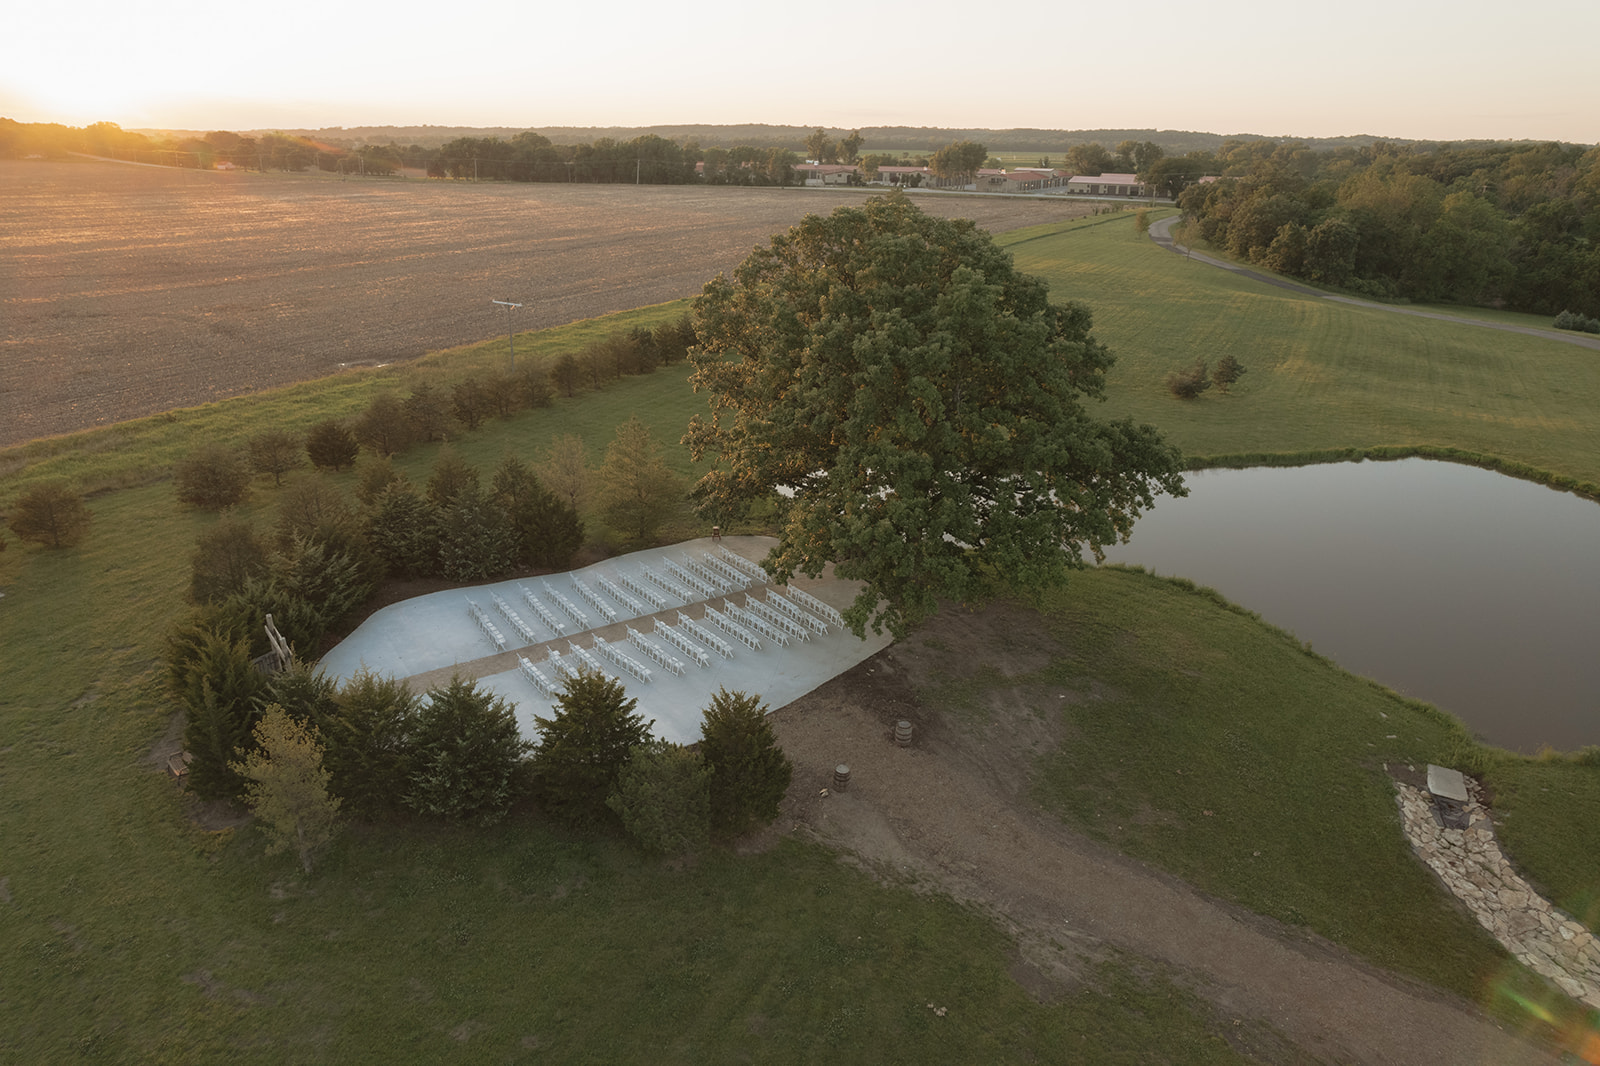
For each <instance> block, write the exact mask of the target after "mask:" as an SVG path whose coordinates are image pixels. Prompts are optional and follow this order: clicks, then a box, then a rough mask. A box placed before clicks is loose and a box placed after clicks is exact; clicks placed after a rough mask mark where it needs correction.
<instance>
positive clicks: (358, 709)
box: [323, 670, 421, 817]
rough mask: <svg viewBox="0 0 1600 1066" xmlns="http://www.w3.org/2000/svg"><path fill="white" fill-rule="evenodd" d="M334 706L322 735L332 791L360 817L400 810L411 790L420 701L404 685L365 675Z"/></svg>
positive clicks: (342, 692) (347, 687) (352, 681)
mask: <svg viewBox="0 0 1600 1066" xmlns="http://www.w3.org/2000/svg"><path fill="white" fill-rule="evenodd" d="M334 702H335V710H334V713H333V714H332V715H331V716H329V718H328V722H327V726H326V728H325V729H324V730H323V736H324V737H325V739H326V741H327V745H328V753H327V763H328V769H329V770H331V771H332V773H333V790H334V791H335V792H336V793H338V795H339V796H340V797H341V798H343V800H344V802H345V806H346V808H347V809H349V810H350V811H352V812H353V813H356V814H360V815H364V816H368V817H371V816H372V815H376V814H379V813H382V812H385V811H392V810H396V809H398V808H399V807H400V805H401V797H402V796H404V795H405V793H406V792H407V790H408V789H409V787H410V782H411V772H412V763H413V761H414V755H415V751H414V748H415V744H416V736H417V725H418V715H419V711H420V707H421V701H420V700H418V699H417V697H416V696H414V695H412V693H411V690H410V689H408V688H406V686H405V682H403V681H398V680H396V679H394V678H391V677H380V676H378V675H377V674H374V673H372V672H371V671H369V670H361V671H359V672H358V673H357V674H356V675H355V676H354V677H352V678H351V679H350V680H349V681H348V682H346V683H345V686H344V688H342V689H340V690H339V694H338V696H337V697H336V698H335V701H334Z"/></svg>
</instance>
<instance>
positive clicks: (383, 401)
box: [354, 392, 411, 455]
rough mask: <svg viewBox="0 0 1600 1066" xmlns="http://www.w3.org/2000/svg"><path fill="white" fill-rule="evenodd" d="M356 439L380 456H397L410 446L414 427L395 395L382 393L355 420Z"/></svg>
mask: <svg viewBox="0 0 1600 1066" xmlns="http://www.w3.org/2000/svg"><path fill="white" fill-rule="evenodd" d="M354 430H355V437H356V440H358V441H360V442H361V444H362V446H363V447H365V448H367V449H368V450H369V451H372V452H376V453H377V454H378V455H394V454H395V453H396V452H401V451H404V450H405V449H406V447H407V446H408V445H409V444H410V443H411V425H410V423H409V422H407V421H406V413H405V409H404V408H403V407H402V406H401V404H400V401H399V399H397V398H396V397H395V395H394V394H393V393H389V392H382V393H379V394H378V395H376V396H374V397H373V398H372V402H371V403H369V404H367V409H366V410H365V411H363V412H361V414H360V416H359V417H357V418H356V424H355V427H354Z"/></svg>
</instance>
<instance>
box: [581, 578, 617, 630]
mask: <svg viewBox="0 0 1600 1066" xmlns="http://www.w3.org/2000/svg"><path fill="white" fill-rule="evenodd" d="M572 587H573V588H575V589H577V590H578V595H580V596H582V597H583V598H584V599H585V600H588V601H589V606H590V607H593V608H594V609H595V610H597V611H599V612H600V613H601V614H602V615H603V616H604V617H605V620H606V621H607V622H615V621H616V620H617V612H616V610H615V609H614V608H613V607H612V606H611V605H610V604H609V603H607V602H606V601H605V600H602V599H601V598H600V594H599V593H597V592H595V590H594V589H592V588H590V587H589V586H588V585H585V584H584V583H583V582H582V581H579V580H578V579H577V578H573V579H572Z"/></svg>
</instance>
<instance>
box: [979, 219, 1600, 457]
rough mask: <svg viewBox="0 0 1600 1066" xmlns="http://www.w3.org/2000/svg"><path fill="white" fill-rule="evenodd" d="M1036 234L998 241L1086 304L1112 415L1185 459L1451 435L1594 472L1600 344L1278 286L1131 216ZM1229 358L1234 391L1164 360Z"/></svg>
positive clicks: (1539, 321)
mask: <svg viewBox="0 0 1600 1066" xmlns="http://www.w3.org/2000/svg"><path fill="white" fill-rule="evenodd" d="M1042 232H1043V231H1041V230H1024V231H1017V232H1015V233H1011V234H1006V235H1003V236H1002V237H1000V238H999V243H1001V244H1002V245H1007V246H1009V247H1011V249H1012V254H1013V255H1014V256H1015V258H1016V263H1017V266H1018V267H1019V268H1020V269H1022V270H1024V271H1027V272H1028V273H1031V274H1036V275H1038V276H1040V277H1042V278H1044V279H1046V280H1047V281H1048V282H1049V284H1050V292H1051V296H1052V298H1054V299H1057V300H1062V299H1069V300H1077V301H1081V302H1083V303H1086V304H1087V305H1088V306H1089V307H1090V308H1092V309H1093V311H1094V323H1095V332H1096V334H1097V335H1098V336H1099V337H1100V339H1101V340H1102V341H1103V342H1104V343H1106V344H1107V345H1108V346H1109V347H1110V348H1111V349H1112V351H1113V352H1115V353H1116V356H1117V365H1116V366H1115V367H1114V368H1113V370H1112V372H1111V375H1110V380H1109V389H1108V393H1109V399H1108V403H1107V404H1106V411H1107V413H1108V414H1115V415H1123V414H1129V415H1132V416H1133V417H1134V418H1135V419H1137V420H1140V421H1147V422H1152V423H1154V424H1155V425H1158V426H1160V427H1161V428H1162V429H1163V430H1164V431H1166V433H1167V435H1168V436H1169V438H1170V439H1171V440H1172V441H1173V442H1174V443H1176V444H1177V445H1178V446H1179V447H1181V448H1182V449H1183V450H1184V452H1185V453H1187V454H1189V455H1191V456H1199V457H1208V456H1223V455H1240V454H1245V455H1249V454H1257V453H1278V454H1286V453H1287V454H1293V453H1304V452H1317V451H1324V450H1329V449H1344V448H1370V447H1379V446H1435V447H1454V448H1460V449H1465V450H1467V451H1472V452H1479V453H1483V454H1486V455H1492V456H1497V457H1500V458H1503V459H1509V460H1513V461H1516V462H1521V463H1525V464H1528V465H1530V466H1533V467H1536V468H1538V469H1541V470H1546V471H1549V472H1552V473H1555V474H1561V475H1567V476H1570V477H1575V478H1578V479H1579V480H1582V481H1587V482H1591V483H1597V482H1600V419H1597V418H1596V417H1595V411H1596V400H1597V398H1600V352H1596V351H1594V350H1592V349H1588V348H1583V347H1580V346H1578V345H1574V344H1566V343H1562V342H1560V341H1554V340H1546V339H1542V338H1536V337H1528V336H1523V335H1520V334H1515V333H1509V332H1505V331H1503V330H1495V329H1486V328H1483V327H1481V326H1474V325H1469V324H1466V323H1461V324H1457V323H1449V322H1440V321H1436V320H1432V319H1422V318H1416V317H1413V316H1409V315H1399V314H1392V313H1389V312H1385V311H1381V310H1375V309H1369V308H1360V307H1352V306H1350V305H1347V304H1340V303H1335V302H1332V301H1329V300H1323V299H1319V298H1316V297H1312V296H1306V295H1302V294H1297V293H1293V292H1289V291H1287V290H1283V289H1277V288H1273V287H1271V286H1268V285H1264V284H1262V283H1260V282H1258V281H1252V280H1250V279H1247V278H1241V277H1238V276H1237V275H1235V274H1233V273H1231V272H1229V271H1226V270H1220V269H1217V268H1216V267H1212V266H1208V265H1206V264H1204V263H1200V262H1195V261H1191V260H1186V259H1184V258H1183V257H1182V256H1178V255H1174V254H1172V253H1171V252H1167V251H1164V250H1162V249H1160V248H1158V247H1156V246H1155V245H1154V244H1153V243H1152V242H1151V241H1150V240H1148V239H1147V238H1146V237H1144V236H1142V235H1140V234H1139V233H1137V231H1136V229H1135V226H1134V224H1133V221H1132V219H1131V217H1128V216H1124V217H1123V218H1119V219H1118V220H1117V221H1115V222H1112V223H1109V224H1102V225H1087V226H1085V225H1081V224H1080V225H1079V226H1077V227H1072V228H1059V227H1058V228H1057V231H1056V232H1055V233H1054V235H1041V233H1042ZM1432 310H1446V309H1440V308H1434V309H1432ZM1500 317H1511V316H1500ZM1522 319H1523V323H1524V324H1526V325H1528V326H1532V327H1536V328H1547V327H1548V326H1549V321H1548V320H1546V319H1544V318H1540V317H1536V316H1531V315H1530V316H1522ZM1224 355H1232V356H1233V357H1234V358H1235V359H1237V360H1238V361H1239V362H1240V363H1241V364H1243V365H1244V366H1245V367H1246V368H1247V372H1246V374H1245V375H1244V377H1243V378H1242V379H1241V380H1240V382H1239V383H1238V384H1237V385H1236V386H1235V387H1234V388H1233V390H1232V391H1231V394H1229V395H1223V394H1221V393H1220V392H1218V391H1217V390H1216V389H1214V388H1213V389H1212V390H1211V391H1209V392H1207V393H1204V394H1203V395H1202V396H1201V397H1200V398H1199V399H1198V400H1195V401H1188V402H1185V401H1182V400H1179V399H1177V398H1175V397H1174V396H1172V395H1171V393H1169V392H1168V391H1167V389H1166V388H1165V386H1164V384H1163V381H1164V378H1165V376H1166V374H1167V373H1168V372H1169V371H1171V370H1176V369H1179V368H1181V367H1185V366H1188V365H1189V364H1191V363H1193V361H1194V360H1195V359H1197V358H1198V359H1204V360H1206V361H1207V362H1208V363H1209V364H1210V365H1212V366H1215V365H1216V362H1217V360H1218V359H1220V358H1222V357H1223V356H1224Z"/></svg>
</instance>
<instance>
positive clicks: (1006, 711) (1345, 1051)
mask: <svg viewBox="0 0 1600 1066" xmlns="http://www.w3.org/2000/svg"><path fill="white" fill-rule="evenodd" d="M1021 614H1022V612H1020V611H1019V610H1018V609H1017V608H1014V607H1006V606H1000V607H995V608H988V609H985V610H982V611H976V612H972V611H966V610H963V609H959V608H947V609H946V610H944V611H943V612H941V613H940V614H939V615H938V616H936V617H935V618H934V619H933V620H931V621H930V622H929V623H928V624H926V625H925V626H924V627H923V628H922V629H921V630H919V631H918V632H917V633H915V634H914V635H913V636H912V637H910V638H909V639H907V640H905V641H902V642H901V643H899V644H896V645H894V646H892V647H890V648H888V649H885V650H884V651H883V652H880V653H879V654H878V655H876V656H874V657H873V658H871V659H869V660H867V661H866V662H864V663H862V664H860V665H859V666H857V667H856V668H855V669H853V670H851V671H849V672H848V673H846V674H842V675H840V676H839V677H837V678H835V679H834V680H833V681H831V682H829V683H828V684H826V685H824V686H822V687H821V688H819V689H817V690H816V691H815V692H813V693H811V694H810V695H808V696H806V697H804V698H802V699H800V700H798V701H796V702H795V703H792V704H790V705H789V706H787V707H784V708H783V709H781V710H779V711H778V712H776V714H775V715H774V716H773V723H774V726H775V727H776V729H777V732H778V735H779V739H780V741H781V743H782V744H783V747H784V750H785V751H787V752H788V754H789V757H790V758H791V759H792V760H793V761H794V764H795V780H794V785H793V787H792V788H791V790H790V793H789V796H788V797H787V800H786V804H785V808H784V812H783V816H782V817H781V818H780V821H779V823H778V825H777V826H776V830H777V831H778V832H800V833H806V834H810V835H813V836H815V837H817V838H818V839H821V840H823V841H825V842H827V843H829V844H830V845H833V846H835V847H838V848H841V849H842V850H843V851H844V853H845V854H846V855H847V856H848V857H849V859H850V860H851V861H853V862H855V863H856V864H858V865H860V866H861V867H862V868H864V869H867V870H868V871H871V872H873V873H876V874H878V875H880V876H882V877H884V878H885V879H886V880H891V881H894V882H897V883H910V884H912V885H914V886H916V887H919V888H921V889H924V890H929V891H936V892H942V893H946V894H948V895H950V896H952V897H954V898H956V899H958V900H962V901H964V902H967V903H969V904H971V905H974V906H976V907H978V908H979V909H981V910H983V911H985V912H987V913H989V914H991V915H993V916H994V917H995V918H996V920H998V921H999V922H1000V924H1001V925H1002V927H1003V928H1005V929H1006V930H1008V931H1009V932H1010V933H1011V934H1012V935H1013V936H1015V937H1016V939H1017V944H1018V953H1019V958H1018V961H1017V964H1016V966H1015V967H1014V969H1015V972H1016V974H1017V976H1018V979H1019V980H1020V981H1022V983H1023V984H1024V987H1027V988H1028V989H1029V990H1030V991H1031V992H1033V994H1035V995H1036V996H1040V997H1046V996H1048V995H1050V990H1051V989H1052V988H1056V989H1059V988H1064V987H1070V985H1071V984H1072V982H1074V981H1077V980H1080V979H1082V978H1083V976H1084V975H1085V973H1086V972H1087V967H1086V965H1085V964H1086V962H1088V961H1090V960H1094V959H1097V958H1099V957H1102V956H1103V955H1104V954H1106V953H1107V952H1117V953H1120V954H1121V955H1122V957H1124V958H1126V957H1129V956H1131V957H1133V958H1136V959H1144V960H1148V962H1149V964H1151V965H1152V966H1154V967H1156V968H1158V969H1160V970H1162V971H1164V972H1167V973H1169V974H1171V975H1174V976H1176V978H1177V979H1178V980H1181V981H1183V982H1185V983H1187V984H1188V985H1189V986H1190V987H1192V988H1193V989H1194V990H1195V991H1196V992H1197V993H1198V994H1200V995H1201V996H1202V997H1204V998H1205V999H1207V1000H1208V1001H1209V1002H1210V1003H1212V1004H1213V1006H1214V1007H1215V1009H1216V1011H1217V1013H1218V1016H1219V1017H1220V1018H1222V1019H1224V1021H1225V1022H1226V1021H1230V1020H1231V1021H1234V1022H1236V1023H1238V1024H1239V1025H1240V1026H1241V1027H1242V1028H1243V1029H1248V1030H1250V1031H1252V1032H1255V1033H1257V1034H1268V1036H1271V1034H1280V1035H1281V1037H1282V1040H1281V1041H1280V1040H1278V1039H1277V1037H1276V1036H1272V1037H1271V1038H1270V1039H1266V1038H1264V1039H1263V1040H1262V1041H1259V1042H1255V1043H1252V1045H1251V1046H1250V1047H1249V1048H1248V1051H1249V1053H1250V1054H1252V1055H1255V1056H1257V1057H1258V1058H1261V1059H1263V1060H1265V1061H1272V1062H1303V1061H1308V1060H1312V1061H1323V1062H1361V1063H1407V1064H1427V1063H1439V1064H1441V1066H1443V1064H1459V1063H1491V1062H1493V1063H1522V1062H1553V1061H1555V1060H1554V1059H1553V1058H1551V1057H1549V1056H1547V1055H1546V1054H1545V1053H1544V1052H1542V1051H1540V1050H1538V1049H1535V1048H1532V1047H1530V1046H1528V1045H1526V1044H1524V1043H1522V1042H1521V1041H1519V1040H1517V1039H1515V1038H1513V1037H1512V1036H1511V1035H1509V1034H1507V1033H1505V1032H1503V1031H1501V1030H1500V1029H1499V1028H1498V1026H1497V1025H1496V1024H1495V1023H1494V1022H1492V1021H1491V1020H1489V1019H1488V1018H1486V1017H1485V1016H1484V1015H1483V1014H1482V1013H1481V1012H1479V1011H1478V1010H1477V1009H1476V1008H1475V1007H1473V1006H1472V1005H1471V1004H1469V1003H1466V1002H1463V1001H1460V1000H1457V999H1455V998H1453V997H1451V996H1448V995H1446V994H1444V993H1442V992H1439V991H1438V990H1436V989H1432V988H1429V987H1426V986H1423V985H1421V984H1419V983H1416V982H1413V981H1410V980H1408V979H1406V978H1403V977H1400V976H1397V975H1395V974H1392V973H1388V972H1386V971H1382V970H1379V969H1377V968H1375V967H1373V966H1371V965H1369V964H1367V963H1366V962H1364V961H1362V960H1361V959H1359V958H1356V957H1355V956H1353V955H1351V954H1350V953H1349V952H1347V951H1345V950H1344V949H1342V948H1339V947H1338V946H1336V945H1333V944H1331V943H1329V942H1327V941H1325V940H1322V939H1320V938H1317V937H1314V936H1311V935H1308V934H1307V933H1306V932H1304V931H1303V930H1297V929H1293V928H1290V927H1288V926H1284V925H1281V924H1279V923H1277V922H1274V921H1272V920H1269V919H1266V918H1263V917H1261V916H1260V915H1257V914H1254V913H1252V912H1249V911H1246V910H1244V909H1242V908H1240V907H1237V906H1235V905H1233V904H1230V903H1226V902H1224V901H1220V900H1217V899H1213V898H1210V897H1207V896H1204V895H1202V894H1201V893H1199V892H1197V891H1195V890H1194V889H1193V888H1191V887H1190V886H1189V885H1187V884H1185V883H1184V882H1182V881H1180V880H1178V879H1177V878H1175V877H1172V876H1170V875H1168V874H1165V873H1163V872H1161V871H1159V870H1156V869H1154V868H1152V867H1149V866H1147V865H1145V864H1143V863H1140V862H1137V861H1135V860H1132V859H1129V858H1127V857H1126V856H1123V855H1120V854H1117V853H1116V852H1114V851H1111V850H1110V849H1108V848H1106V847H1104V846H1102V845H1100V844H1098V843H1096V842H1093V841H1091V840H1088V839H1087V838H1085V837H1082V836H1080V835H1079V834H1077V833H1075V832H1073V831H1072V830H1070V829H1068V828H1066V827H1065V826H1063V825H1062V824H1061V823H1060V822H1059V821H1058V820H1056V819H1055V818H1053V817H1050V816H1049V815H1047V814H1045V813H1043V812H1041V811H1040V810H1039V809H1038V808H1037V807H1036V806H1035V805H1034V804H1032V803H1031V802H1030V801H1029V799H1028V796H1027V791H1026V790H1027V782H1028V776H1029V770H1030V769H1031V767H1032V765H1033V763H1034V761H1035V759H1036V758H1037V757H1038V756H1039V755H1040V754H1043V753H1044V752H1045V751H1046V750H1048V749H1050V748H1051V747H1053V746H1054V745H1056V744H1059V743H1062V742H1068V743H1070V742H1071V738H1070V737H1069V736H1068V735H1067V733H1066V731H1065V727H1064V726H1063V724H1062V723H1061V721H1060V719H1061V717H1062V716H1060V715H1057V714H1049V713H1041V712H1040V708H1041V707H1047V706H1048V705H1049V703H1050V702H1051V701H1052V699H1054V700H1055V701H1056V702H1063V701H1068V700H1081V699H1096V698H1100V697H1101V694H1100V693H1096V692H1095V691H1093V690H1090V691H1087V692H1084V691H1067V690H1062V691H1060V692H1053V691H1045V690H1043V689H1042V688H1040V687H1038V686H1032V687H1030V688H1028V689H1027V690H1026V691H1024V690H1020V689H1013V690H1012V691H1013V696H1012V698H1009V699H1008V698H1006V696H1005V693H1006V691H1007V686H1006V680H1007V679H1008V678H1015V677H1019V676H1020V675H1022V674H1025V673H1029V672H1031V671H1032V670H1034V669H1036V668H1037V666H1036V665H1034V664H1038V663H1039V662H1040V661H1041V656H1047V655H1048V654H1049V648H1048V646H1047V642H1048V641H1049V640H1050V639H1051V638H1048V637H1045V636H1042V635H1036V634H1035V630H1036V629H1037V627H1033V626H1027V625H1025V624H1023V623H1025V621H1026V619H1024V618H1022V617H1021ZM935 672H937V673H938V674H939V675H940V676H942V677H945V678H951V679H960V678H963V677H974V678H978V677H984V676H985V675H986V674H988V673H989V672H993V673H994V674H996V675H998V677H999V678H1000V681H999V683H998V685H983V686H975V689H976V688H983V689H986V690H987V689H993V690H994V691H995V692H998V693H999V695H998V696H994V697H993V698H990V696H988V695H985V696H984V698H983V699H981V700H979V701H977V702H975V703H974V704H973V705H972V706H967V707H936V706H930V705H929V704H927V703H925V702H923V701H922V700H920V699H919V698H918V696H917V682H918V681H919V679H921V678H925V677H929V676H933V675H934V673H935ZM899 719H908V720H910V721H912V722H913V723H914V725H915V727H916V731H915V739H914V741H913V743H912V745H911V746H910V747H909V748H898V747H896V746H895V745H894V743H893V739H892V734H893V729H894V724H895V722H896V721H897V720H899ZM839 763H845V764H848V765H849V766H850V767H851V780H850V784H849V786H848V788H847V789H846V790H845V791H842V792H840V791H836V790H834V789H833V788H832V782H833V770H834V767H835V766H836V765H837V764H839Z"/></svg>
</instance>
